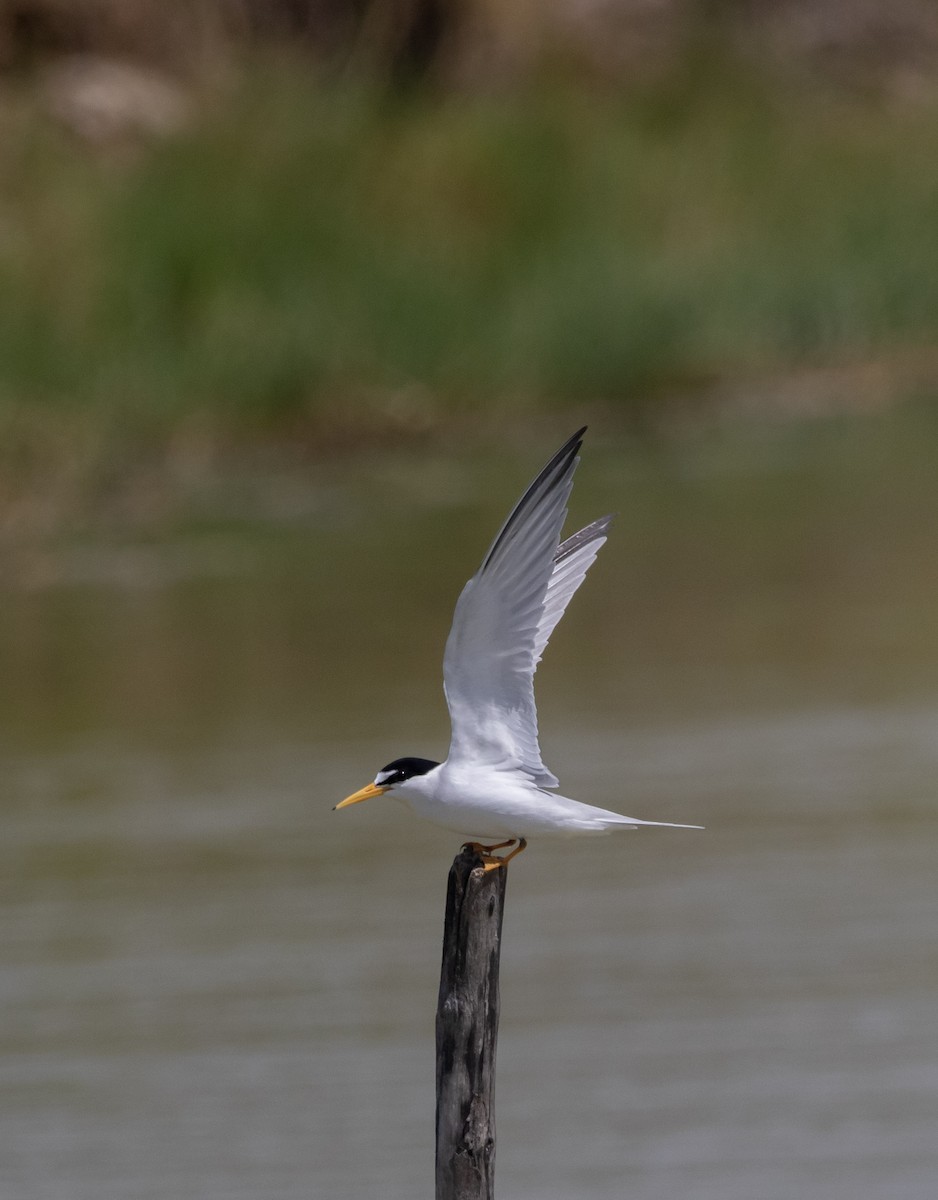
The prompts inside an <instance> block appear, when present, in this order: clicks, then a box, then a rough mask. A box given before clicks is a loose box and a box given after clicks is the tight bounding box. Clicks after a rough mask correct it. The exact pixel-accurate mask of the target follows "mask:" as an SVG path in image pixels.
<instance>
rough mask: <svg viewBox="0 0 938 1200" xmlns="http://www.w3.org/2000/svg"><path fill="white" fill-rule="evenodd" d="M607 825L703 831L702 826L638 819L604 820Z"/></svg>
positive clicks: (629, 827)
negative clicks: (656, 826)
mask: <svg viewBox="0 0 938 1200" xmlns="http://www.w3.org/2000/svg"><path fill="white" fill-rule="evenodd" d="M605 823H606V824H607V825H610V826H611V825H622V826H623V827H625V828H628V829H637V828H638V827H639V825H659V826H661V827H662V828H664V829H704V828H705V826H703V825H680V824H678V823H677V822H676V821H640V820H639V819H638V817H617V818H615V819H613V818H611V817H607V818H606V822H605Z"/></svg>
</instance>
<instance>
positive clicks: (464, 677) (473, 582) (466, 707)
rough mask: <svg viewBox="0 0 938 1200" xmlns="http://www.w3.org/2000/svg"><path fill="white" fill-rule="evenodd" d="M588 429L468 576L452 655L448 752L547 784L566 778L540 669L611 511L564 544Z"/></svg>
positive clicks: (450, 642)
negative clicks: (545, 754) (537, 696)
mask: <svg viewBox="0 0 938 1200" xmlns="http://www.w3.org/2000/svg"><path fill="white" fill-rule="evenodd" d="M582 433H583V430H580V432H579V433H577V434H574V436H573V437H572V438H570V440H569V441H568V442H567V443H566V444H565V445H564V446H562V447H561V449H560V450H558V452H557V454H555V455H554V457H553V458H552V459H551V461H550V462H549V463H548V464H547V466H546V467H545V468H544V470H543V471H542V472H541V473H540V475H538V477H537V478H536V479H535V480H534V482H533V483H532V484H531V486H530V487H529V488H528V490H527V491H526V492H525V493H524V495H523V496H522V497H521V499H520V500H519V502H518V504H517V505H516V506H515V508H514V509H513V511H512V513H511V515H510V516H509V518H508V520H507V521H506V522H505V524H504V526H503V527H502V529H501V531H500V532H499V534H498V536H497V537H496V539H495V541H494V542H493V543H492V547H491V549H490V550H489V552H488V554H487V555H486V557H485V560H484V562H483V563H482V566H481V568H480V569H479V571H477V572H476V574H475V575H474V576H473V577H472V579H470V580H469V582H468V583H467V584H466V586H465V588H464V589H463V591H462V595H461V596H460V597H459V600H458V602H457V604H456V612H455V615H454V617H453V627H452V629H451V630H450V635H449V638H448V639H447V643H446V653H445V655H444V659H443V681H444V691H445V693H446V702H447V705H448V706H449V712H450V719H451V722H452V741H451V743H450V749H449V757H448V760H447V761H449V762H454V763H455V762H459V761H463V762H486V763H488V764H490V765H492V766H496V767H498V766H502V767H505V768H506V769H512V768H514V769H520V770H522V771H524V772H525V773H526V774H527V775H528V776H529V777H530V778H531V779H532V781H533V782H535V783H536V784H537V785H538V786H539V787H557V784H558V781H557V779H556V778H555V776H554V775H552V774H551V772H550V771H549V770H548V769H547V767H545V765H544V763H543V761H542V759H541V751H540V746H539V745H538V737H537V709H536V707H535V703H534V672H535V669H536V667H537V664H538V662H539V660H540V657H541V655H542V653H543V651H544V647H545V646H546V644H547V640H548V638H549V637H550V635H551V633H552V631H553V629H554V627H555V626H556V624H557V622H558V621H559V620H560V618H561V616H562V615H563V612H564V609H565V608H566V606H567V604H568V603H569V601H570V598H571V596H572V595H573V593H574V592H575V591H576V589H577V588H578V587H579V585H580V584H581V583H582V581H583V577H584V575H585V574H586V571H587V569H588V568H589V566H590V564H591V563H592V562H593V560H594V559H595V557H596V552H597V551H598V549H599V547H600V546H601V545H602V543H603V542H604V541H605V530H606V528H607V526H608V524H609V521H610V520H611V518H609V517H604V518H602V520H600V521H595V522H594V523H593V524H592V525H589V526H587V527H586V529H583V530H581V531H580V532H579V533H577V534H574V535H573V537H571V538H568V539H567V541H566V542H564V543H563V545H562V546H561V545H559V544H558V543H559V541H560V530H561V528H562V527H563V523H564V520H565V518H566V515H567V500H568V498H569V495H570V489H571V487H572V485H573V472H574V471H575V469H576V465H577V462H578V461H579V460H578V459H577V457H576V453H577V451H578V450H579V448H580V445H581V437H582Z"/></svg>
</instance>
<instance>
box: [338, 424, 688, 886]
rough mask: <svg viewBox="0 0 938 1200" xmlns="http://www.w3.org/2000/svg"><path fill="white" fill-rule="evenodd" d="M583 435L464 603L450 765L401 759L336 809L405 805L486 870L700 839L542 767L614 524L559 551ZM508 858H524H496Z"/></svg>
mask: <svg viewBox="0 0 938 1200" xmlns="http://www.w3.org/2000/svg"><path fill="white" fill-rule="evenodd" d="M585 432H586V428H585V426H584V428H583V429H581V430H579V431H578V432H577V433H575V434H574V435H573V437H571V438H570V439H569V441H567V442H565V443H564V445H563V446H561V447H560V449H559V450H558V451H557V453H556V454H555V455H554V457H553V458H552V459H551V460H550V462H549V463H548V464H547V466H546V467H545V468H544V469H543V471H541V473H540V474H539V475H538V476H537V478H536V479H535V480H534V482H533V483H532V484H531V486H530V487H529V488H528V490H527V491H526V492H525V493H524V495H523V496H522V497H521V499H520V500H519V501H518V503H517V504H516V505H515V507H514V509H513V510H512V512H511V514H510V516H509V517H508V520H507V521H506V522H505V524H504V525H503V526H502V528H501V530H500V532H499V534H498V536H497V537H496V538H495V541H494V542H493V543H492V546H491V548H490V549H489V552H488V554H486V556H485V559H484V560H483V563H482V566H481V567H480V568H479V570H478V571H477V572H476V573H475V575H473V577H472V578H471V579H470V580H469V582H468V583H467V584H466V586H465V587H464V588H463V591H462V594H461V596H460V597H459V600H458V601H457V603H456V612H455V614H454V616H453V627H452V629H451V630H450V634H449V638H448V639H447V642H446V652H445V654H444V657H443V690H444V692H445V693H446V703H447V706H448V708H449V715H450V722H451V724H452V739H451V741H450V747H449V754H448V755H447V757H446V761H445V762H442V763H438V762H434V761H433V760H432V759H427V758H397V759H395V760H394V761H393V762H390V763H388V765H387V766H386V767H382V768H381V770H380V771H379V772H378V774H377V775H376V776H375V779H374V782H373V783H369V784H367V785H366V786H365V787H363V788H361V789H360V790H359V791H357V792H355V793H353V794H352V795H351V796H348V797H347V798H346V799H345V800H343V801H342V802H341V803H340V804H337V805H336V806H335V807H336V808H346V807H347V806H348V805H350V804H358V803H359V802H360V801H362V800H369V799H371V797H373V796H381V795H389V796H391V797H393V798H394V799H396V800H402V801H403V802H404V803H405V804H407V805H408V806H409V807H410V808H411V809H412V810H413V811H414V812H415V813H416V814H417V815H418V816H420V817H425V818H426V819H427V820H428V821H433V822H434V823H435V824H437V825H442V826H444V827H445V828H447V829H452V830H454V831H455V832H457V833H459V834H461V835H463V836H464V837H469V838H472V839H473V842H472V843H471V844H472V845H473V846H474V847H475V849H476V850H477V851H478V852H479V853H480V854H481V855H482V857H483V861H484V863H485V866H486V868H487V869H488V868H493V867H499V866H503V865H504V864H505V863H507V862H508V861H509V860H510V859H512V858H514V856H515V855H516V854H520V853H521V851H522V850H523V849H524V848H525V846H526V845H527V839H528V838H530V837H537V836H541V835H544V836H547V835H551V836H558V835H560V836H565V835H577V834H599V833H609V832H610V831H612V830H614V829H635V828H637V827H638V826H639V825H667V826H670V827H671V828H677V829H699V828H701V826H699V825H674V824H673V823H672V822H670V821H640V820H638V818H636V817H625V816H622V815H621V814H619V813H615V812H610V811H608V810H607V809H604V808H594V807H593V806H592V805H590V804H581V803H580V802H579V801H578V800H571V799H569V798H568V797H567V796H559V795H557V794H556V793H555V792H554V791H553V790H552V789H554V788H556V787H559V781H558V780H557V778H556V777H555V776H554V775H552V774H551V772H550V771H549V770H548V769H547V767H545V765H544V762H543V760H542V758H541V750H540V746H539V745H538V737H537V709H536V708H535V704H534V672H535V671H536V670H537V664H538V663H539V662H540V659H541V655H542V654H543V652H544V648H545V646H546V645H547V640H548V638H549V637H550V635H551V633H553V631H554V626H555V625H556V624H557V622H558V621H559V620H560V618H561V617H562V616H563V613H564V609H565V608H566V607H567V605H568V603H569V602H570V598H571V597H572V596H573V593H574V592H575V591H576V590H577V588H578V587H579V586H580V584H581V583H582V582H583V578H584V576H585V575H586V572H587V570H588V569H589V567H590V566H591V564H592V563H593V561H594V559H595V558H596V554H597V552H598V550H599V548H600V546H602V544H603V542H605V540H606V531H607V530H608V528H609V524H610V522H611V520H612V517H611V516H606V517H600V519H599V520H598V521H593V523H592V524H591V525H587V526H586V528H585V529H581V530H580V531H579V533H575V534H573V536H572V537H569V538H567V539H566V541H564V542H561V541H560V531H561V529H562V527H563V523H564V520H565V519H566V516H567V501H568V499H569V496H570V490H571V488H572V486H573V472H574V471H575V470H576V465H577V463H578V462H579V458H578V457H577V451H578V450H579V449H580V446H581V445H582V444H583V434H584V433H585ZM483 842H484V843H488V844H482V843H483ZM516 843H517V844H516ZM508 846H514V847H515V848H514V849H512V850H511V851H510V853H508V854H505V855H504V856H502V857H498V856H496V855H493V853H492V852H493V851H494V850H500V849H503V848H505V847H508Z"/></svg>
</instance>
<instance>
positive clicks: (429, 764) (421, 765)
mask: <svg viewBox="0 0 938 1200" xmlns="http://www.w3.org/2000/svg"><path fill="white" fill-rule="evenodd" d="M439 765H440V764H439V763H438V762H434V761H433V759H432V758H395V760H394V762H390V763H388V765H387V766H386V767H382V768H381V770H380V771H379V772H378V774H377V775H376V776H375V780H374V783H368V784H366V785H365V786H364V787H363V788H360V789H359V790H358V791H357V792H353V793H352V795H351V796H346V798H345V799H344V800H342V801H340V802H339V803H338V804H337V805H336V806H335V807H336V808H347V807H348V806H349V805H350V804H358V803H359V801H360V800H370V799H371V798H372V796H382V795H383V794H384V793H385V792H394V791H395V789H398V788H400V789H401V790H403V785H405V784H406V783H407V782H408V780H411V779H416V778H418V777H419V776H421V775H426V774H427V772H428V771H432V770H433V768H434V767H438V766H439ZM334 811H335V809H333V812H334Z"/></svg>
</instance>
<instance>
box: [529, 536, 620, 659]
mask: <svg viewBox="0 0 938 1200" xmlns="http://www.w3.org/2000/svg"><path fill="white" fill-rule="evenodd" d="M611 524H612V515H611V514H610V515H609V516H608V517H600V518H599V520H598V521H593V522H592V524H590V525H587V526H586V528H585V529H581V530H580V531H579V533H574V534H573V535H572V536H571V537H568V538H567V540H566V541H565V542H561V543H560V545H559V546H558V547H557V549H556V550H555V551H554V568H553V571H552V572H551V576H550V580H549V581H548V584H547V595H546V596H545V598H544V609H543V611H542V613H541V619H540V621H539V622H538V626H537V635H536V637H535V639H534V666H535V669H536V668H537V664H538V663H539V662H540V661H541V658H542V656H543V654H544V649H545V647H546V646H547V642H548V640H549V639H550V635H551V634H552V633H553V632H554V628H555V626H556V624H557V622H558V621H559V620H560V618H561V617H562V616H563V614H564V612H565V611H566V607H567V605H568V604H569V603H570V598H571V597H572V595H573V593H574V592H575V591H576V590H577V588H578V587H579V586H580V584H581V583H582V582H583V580H584V578H585V577H586V572H587V571H588V570H589V569H590V567H591V566H592V565H593V563H594V562H595V561H596V555H597V554H598V553H599V548H600V546H601V545H602V544H603V542H605V540H606V532H607V530H608V529H609V526H610V525H611Z"/></svg>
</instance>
